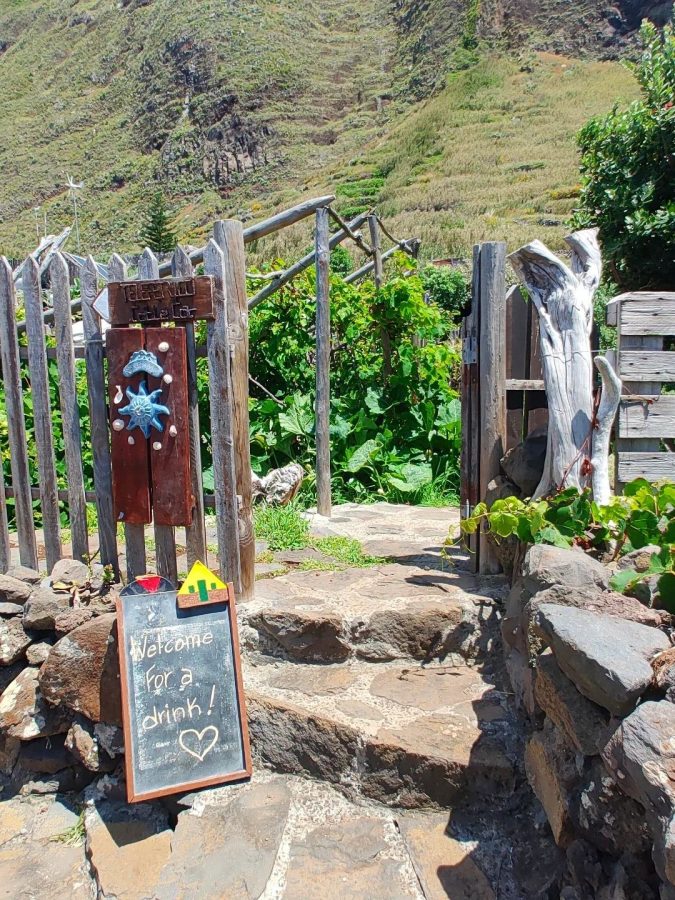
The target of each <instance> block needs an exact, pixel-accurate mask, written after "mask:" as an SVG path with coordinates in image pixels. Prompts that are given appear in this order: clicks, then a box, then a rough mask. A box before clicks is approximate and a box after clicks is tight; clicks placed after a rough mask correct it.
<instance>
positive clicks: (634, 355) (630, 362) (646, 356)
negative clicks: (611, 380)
mask: <svg viewBox="0 0 675 900" xmlns="http://www.w3.org/2000/svg"><path fill="white" fill-rule="evenodd" d="M624 346H625V344H624ZM619 375H620V377H621V378H622V379H625V380H626V381H631V382H632V381H658V382H668V381H675V352H673V351H668V350H625V349H624V350H622V351H621V353H620V354H619Z"/></svg>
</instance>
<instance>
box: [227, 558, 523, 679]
mask: <svg viewBox="0 0 675 900" xmlns="http://www.w3.org/2000/svg"><path fill="white" fill-rule="evenodd" d="M412 559H414V563H413V564H405V563H401V562H396V563H388V564H383V565H380V566H376V567H373V568H367V569H347V570H345V571H343V572H315V571H308V572H296V573H294V574H293V575H292V576H284V577H280V578H274V579H270V580H267V581H259V582H258V584H257V586H256V598H255V600H252V601H250V602H249V603H240V604H239V605H238V615H239V621H240V627H241V635H242V643H243V646H244V648H245V649H247V650H249V651H259V652H262V653H265V654H269V655H272V656H277V657H280V658H285V659H290V660H294V661H299V662H322V663H335V662H342V661H344V660H347V659H349V658H354V657H356V658H358V659H364V660H369V661H373V662H382V661H391V660H395V659H408V660H420V661H430V660H432V659H439V660H446V661H449V662H462V660H464V659H471V658H473V657H475V656H477V655H478V654H479V653H481V654H486V653H487V652H489V650H490V647H491V644H492V641H493V639H494V635H495V630H496V627H497V621H496V619H497V616H496V615H495V607H496V605H497V601H499V600H501V599H503V598H504V595H505V593H506V589H507V585H506V582H505V581H504V579H497V578H495V579H485V578H483V579H481V580H480V581H479V580H478V579H476V578H475V577H474V576H472V575H469V574H467V573H465V572H462V571H461V570H459V569H454V568H450V567H449V565H448V564H447V563H445V564H444V562H443V560H442V558H441V557H440V556H438V555H436V556H433V555H431V554H429V559H430V560H431V562H429V561H427V562H426V563H424V562H423V561H422V559H421V558H420V557H419V556H418V557H415V558H412ZM412 559H411V562H412ZM420 563H422V565H421V564H420ZM444 565H445V568H443V566H444Z"/></svg>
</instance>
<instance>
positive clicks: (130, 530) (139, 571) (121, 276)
mask: <svg viewBox="0 0 675 900" xmlns="http://www.w3.org/2000/svg"><path fill="white" fill-rule="evenodd" d="M109 275H110V279H111V280H112V281H126V277H127V266H126V263H125V262H124V260H123V259H122V257H121V256H119V255H118V254H117V253H113V255H112V256H111V258H110V265H109ZM110 411H111V415H112V406H111V407H110ZM113 438H114V434H113V435H111V441H112V439H113ZM124 543H125V545H126V559H127V578H128V579H129V580H130V581H131V580H132V579H133V578H134V577H135V576H136V575H143V574H145V571H146V568H147V563H146V555H145V528H144V526H143V525H133V524H130V523H129V522H125V524H124Z"/></svg>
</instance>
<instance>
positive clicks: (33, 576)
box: [7, 566, 42, 585]
mask: <svg viewBox="0 0 675 900" xmlns="http://www.w3.org/2000/svg"><path fill="white" fill-rule="evenodd" d="M7 575H9V576H10V577H11V578H16V579H17V581H25V582H26V584H33V585H35V584H39V583H40V581H41V580H42V575H41V574H40V573H39V572H37V571H36V570H35V569H29V568H28V566H10V567H9V569H7Z"/></svg>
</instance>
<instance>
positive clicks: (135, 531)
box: [0, 221, 255, 596]
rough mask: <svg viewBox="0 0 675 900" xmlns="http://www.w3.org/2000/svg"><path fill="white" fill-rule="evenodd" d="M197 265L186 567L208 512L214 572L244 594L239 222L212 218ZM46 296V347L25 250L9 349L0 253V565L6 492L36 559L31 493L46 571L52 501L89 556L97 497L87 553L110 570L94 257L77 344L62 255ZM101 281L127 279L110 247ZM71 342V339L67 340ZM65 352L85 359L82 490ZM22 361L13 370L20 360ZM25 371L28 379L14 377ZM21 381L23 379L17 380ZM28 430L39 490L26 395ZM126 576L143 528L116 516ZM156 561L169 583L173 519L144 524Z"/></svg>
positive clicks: (247, 535) (138, 557) (33, 269)
mask: <svg viewBox="0 0 675 900" xmlns="http://www.w3.org/2000/svg"><path fill="white" fill-rule="evenodd" d="M203 257H204V259H203V261H204V271H205V274H207V275H211V276H212V277H213V281H214V309H215V313H216V315H215V320H214V321H213V322H209V323H208V326H207V342H206V345H204V346H198V345H197V344H196V342H195V334H194V326H193V325H192V324H188V325H186V326H184V327H185V329H186V333H187V335H186V336H187V345H188V396H189V406H190V417H189V431H190V455H191V462H192V466H191V469H192V479H193V483H192V489H193V494H194V497H195V511H194V518H193V523H192V525H190V526H189V527H188V528H186V529H185V548H186V556H187V563H188V566H189V565H191V564H192V563H193V562H194V561H195V560H197V559H202V560H205V559H207V549H208V548H207V545H206V528H205V520H204V514H205V509H207V508H213V509H215V513H216V526H217V542H218V557H219V560H220V568H221V572H222V575H223V577H225V578H226V579H227V580H228V581H233V582H234V583H235V585H236V586H237V590H238V592H239V595H240V596H249V595H251V594H252V591H253V577H254V575H253V563H254V556H255V542H254V537H253V524H252V522H253V520H252V511H251V478H250V453H249V442H248V328H247V320H248V309H247V303H246V280H245V279H246V272H245V268H244V241H243V231H242V227H241V223H240V222H236V221H227V222H218V223H216V226H215V228H214V234H213V237H212V238H211V240H210V241H209V243H208V244H207V246H206V248H205V250H204V254H203ZM192 270H193V267H192V263H191V262H190V259H189V257H188V255H187V253H186V252H185V251H184V250H183V249H182V248H181V247H177V248H176V251H175V252H174V254H173V258H172V262H171V272H172V274H173V275H175V276H183V277H189V276H190V275H192ZM158 277H159V264H158V261H157V258H156V257H155V256H154V254H153V253H152V252H151V251H149V250H146V251H145V252H144V253H143V255H142V257H141V259H140V262H139V268H138V278H139V279H152V278H158ZM50 278H51V290H52V296H53V319H54V338H55V344H56V346H55V348H51V347H48V346H47V344H48V341H47V336H46V333H45V324H44V316H43V308H42V295H41V289H40V277H39V269H38V266H37V264H36V262H35V261H34V260H32V259H29V260H27V262H26V265H25V266H24V269H23V273H22V279H23V294H24V303H25V317H26V319H25V325H26V337H27V347H20V346H19V341H18V336H17V323H16V295H15V290H14V283H13V280H12V271H11V269H10V267H9V264H8V263H7V261H6V260H4V259H3V260H0V323H1V330H2V335H1V336H0V355H1V356H0V358H1V360H2V372H3V383H4V396H5V405H6V412H7V424H8V442H9V451H10V465H11V474H12V483H11V486H10V487H7V486H5V485H4V484H3V486H2V489H1V494H0V501H1V504H0V505H1V510H0V567H1V568H2V569H3V570H6V569H7V568H8V566H9V564H10V556H11V554H10V539H9V531H8V523H7V508H6V501H5V498H6V497H7V496H9V497H13V498H14V505H15V518H16V530H17V540H18V550H19V560H20V562H21V563H22V565H26V566H30V567H32V568H37V567H38V562H39V561H38V547H37V540H36V534H35V525H34V521H33V501H34V499H38V500H39V506H40V511H41V517H42V530H43V541H44V552H45V561H46V565H47V570H48V571H50V570H51V568H52V567H53V565H54V563H55V562H56V561H57V560H58V559H59V558H60V557H61V555H62V541H61V533H62V532H61V522H60V514H59V503H60V501H61V500H65V501H66V502H67V508H68V515H69V526H70V537H71V545H72V554H73V556H74V557H75V558H78V559H88V558H90V541H89V534H88V528H87V511H86V503H87V501H90V502H91V501H93V502H94V503H95V504H96V514H97V515H96V520H97V530H98V554H99V558H100V561H101V562H102V563H103V564H104V565H110V566H112V568H113V570H114V571H115V572H116V574H118V558H119V556H118V528H117V523H116V522H115V521H114V518H113V506H112V476H111V461H110V438H109V430H108V429H109V423H108V410H107V401H106V397H107V390H106V385H105V362H104V360H105V345H104V341H103V334H102V323H101V320H100V318H99V316H98V314H97V312H96V311H95V309H94V306H93V304H94V300H95V299H96V296H97V294H98V289H99V279H98V274H97V269H96V264H95V262H94V260H93V259H92V258H91V257H89V259H88V260H87V261H86V263H85V265H84V266H83V268H82V269H81V272H80V279H81V305H82V321H83V328H84V348H83V350H82V351H80V352H77V353H76V350H75V346H74V343H73V329H72V312H71V301H70V282H69V277H68V267H67V264H66V261H65V259H64V258H63V256H61V254H56V255H55V256H54V258H53V260H52V262H51V265H50ZM110 278H111V280H126V279H127V272H126V266H125V263H124V261H123V260H122V258H121V257H120V256H118V255H117V254H114V255H113V257H112V259H111V261H110ZM78 350H79V348H78ZM204 353H205V354H206V356H207V365H208V376H209V384H210V387H211V389H210V392H209V393H210V418H211V447H212V456H213V462H214V466H213V471H214V494H213V496H212V497H209V496H206V497H205V495H204V491H203V485H202V465H201V450H200V448H201V435H200V431H199V413H198V406H197V357H198V356H203V355H204ZM76 356H77V357H80V358H82V357H83V358H84V360H85V366H86V379H87V394H88V403H89V423H90V432H91V434H90V439H91V451H92V458H93V488H94V489H93V491H91V492H87V491H86V490H85V480H84V474H83V465H82V436H81V427H80V424H81V420H80V410H79V408H78V403H77V382H76V379H77V371H76ZM49 359H55V360H56V366H57V370H58V384H59V409H60V413H61V421H62V433H63V443H64V457H65V468H66V475H67V484H68V488H67V490H66V491H58V489H57V473H56V464H55V452H54V435H53V432H52V413H53V410H52V406H51V401H50V393H49V378H48V368H47V367H48V360H49ZM24 360H26V361H27V369H26V370H25V371H23V370H22V362H23V361H24ZM24 375H27V379H26V380H25V379H24ZM27 385H29V386H30V387H29V388H27ZM27 391H28V392H29V398H30V399H29V404H28V405H29V406H30V407H32V419H33V427H34V433H35V443H36V454H37V465H38V472H39V480H40V484H39V487H37V488H34V487H32V486H31V481H30V475H29V459H28V445H27V439H26V421H25V414H24V410H25V407H26V393H27ZM123 528H124V544H125V550H126V560H127V573H126V574H127V576H128V577H133V576H134V575H136V574H140V573H142V572H145V571H146V568H147V554H146V540H145V528H144V526H142V525H128V524H126V525H124V526H123ZM154 541H155V553H156V567H157V571H158V573H159V574H161V575H164V576H165V577H167V578H169V579H170V580H172V581H174V582H175V581H176V580H177V575H178V573H177V553H176V535H175V529H174V528H172V527H167V526H161V525H155V526H154Z"/></svg>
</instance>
